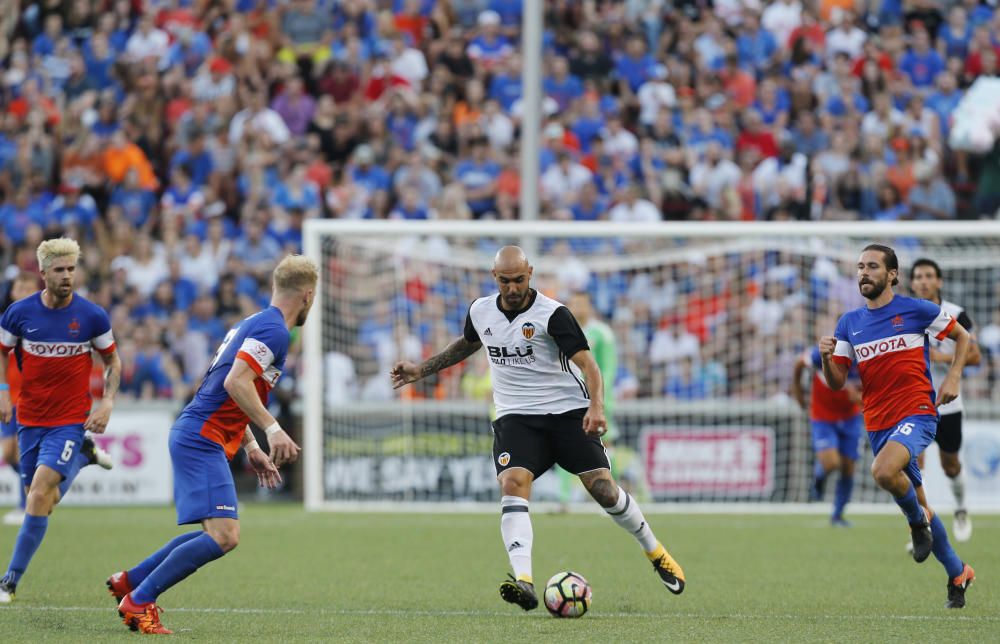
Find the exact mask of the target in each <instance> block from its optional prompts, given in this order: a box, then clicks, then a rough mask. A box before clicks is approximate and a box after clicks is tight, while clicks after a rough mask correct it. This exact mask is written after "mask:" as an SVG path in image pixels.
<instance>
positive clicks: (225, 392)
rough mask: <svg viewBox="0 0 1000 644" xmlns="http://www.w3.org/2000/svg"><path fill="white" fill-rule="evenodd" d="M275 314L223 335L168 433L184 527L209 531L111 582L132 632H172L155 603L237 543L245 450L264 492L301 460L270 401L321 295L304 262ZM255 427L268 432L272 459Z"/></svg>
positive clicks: (279, 290)
mask: <svg viewBox="0 0 1000 644" xmlns="http://www.w3.org/2000/svg"><path fill="white" fill-rule="evenodd" d="M273 279H274V285H273V294H272V297H271V306H270V307H269V308H267V309H264V310H263V311H261V312H260V313H257V314H255V315H252V316H250V317H248V318H246V319H245V320H243V321H242V322H240V323H239V324H237V325H236V326H235V327H233V329H232V330H231V331H230V332H229V333H228V334H226V337H225V339H224V340H223V341H222V345H221V346H220V347H219V350H218V351H217V352H216V354H215V359H214V360H213V361H212V364H211V366H210V367H209V369H208V373H206V374H205V377H204V379H203V380H202V383H201V386H200V387H199V388H198V391H197V392H196V393H195V396H194V399H193V400H192V401H191V402H190V403H188V405H187V407H185V408H184V411H182V412H181V415H180V416H179V417H178V419H177V421H176V422H175V423H174V426H173V428H172V430H171V432H170V460H171V462H172V463H173V468H174V502H175V505H176V507H177V524H178V525H186V524H191V523H200V524H201V527H202V529H201V530H195V531H193V532H188V533H186V534H182V535H180V536H177V537H175V538H174V539H172V540H171V541H169V542H168V543H167V544H166V545H164V546H163V547H162V548H160V549H159V550H157V551H156V552H154V553H153V554H152V555H150V556H149V557H148V558H146V559H145V560H144V561H142V562H141V563H139V565H137V566H135V567H134V568H131V569H129V570H125V571H122V572H117V573H115V574H113V575H111V577H109V578H108V580H107V585H108V589H109V590H110V592H111V594H112V595H114V596H115V599H116V600H118V602H119V603H118V613H119V615H121V617H122V618H123V620H124V622H125V624H126V625H127V626H128V627H129V628H131V629H132V630H138V631H141V632H143V633H170V632H171V631H169V630H167V629H166V628H164V627H163V625H162V624H161V623H160V617H159V608H158V607H157V606H156V600H157V598H158V597H159V596H160V595H161V594H162V593H164V592H165V591H166V590H167V589H169V588H170V587H172V586H173V585H175V584H177V583H178V582H180V581H182V580H183V579H184V578H186V577H187V576H188V575H190V574H191V573H193V572H194V571H196V570H198V568H200V567H202V566H204V565H205V564H207V563H209V562H211V561H214V560H215V559H218V558H219V557H221V556H222V555H224V554H225V553H227V552H229V551H230V550H232V549H233V548H235V547H236V545H237V543H239V535H240V524H239V516H238V514H237V503H236V486H235V484H234V483H233V476H232V473H231V472H230V469H229V459H231V458H232V457H233V456H234V455H235V454H236V451H237V450H238V449H239V448H240V447H243V449H244V450H245V451H246V454H247V459H248V460H249V462H250V465H251V466H252V467H253V469H254V471H256V472H257V477H258V480H259V481H260V484H261V485H262V486H266V487H268V488H274V487H275V486H276V485H277V484H279V483H280V482H281V475H280V474H279V473H278V467H280V466H281V465H283V464H285V463H291V462H293V461H294V460H295V459H296V458H298V454H299V446H298V445H296V444H295V443H294V442H293V441H292V439H291V438H289V436H288V434H286V433H285V431H284V430H283V429H282V428H281V426H280V425H279V424H278V421H276V420H275V419H274V417H273V416H271V414H270V413H269V412H268V411H267V406H266V403H267V397H268V392H270V390H271V389H273V388H274V386H275V384H276V383H277V382H278V378H280V377H281V370H282V369H283V368H284V365H285V357H286V356H287V354H288V344H289V338H290V333H289V330H290V329H292V328H294V327H296V326H302V325H303V324H304V323H305V321H306V316H307V315H308V314H309V308H310V307H311V306H312V303H313V299H314V298H315V295H316V282H317V279H318V272H317V269H316V265H315V264H314V263H313V262H312V261H310V260H309V259H306V258H305V257H302V256H301V255H291V256H289V257H286V258H285V259H283V260H282V261H281V263H279V264H278V266H277V267H276V268H275V269H274V278H273ZM248 423H253V424H255V425H257V426H258V427H262V428H265V429H264V431H265V432H266V434H267V440H268V444H269V447H270V457H269V456H268V455H267V454H265V453H264V452H263V450H261V449H260V447H259V446H258V445H257V441H255V440H254V438H253V434H252V433H251V431H250V427H249V426H248Z"/></svg>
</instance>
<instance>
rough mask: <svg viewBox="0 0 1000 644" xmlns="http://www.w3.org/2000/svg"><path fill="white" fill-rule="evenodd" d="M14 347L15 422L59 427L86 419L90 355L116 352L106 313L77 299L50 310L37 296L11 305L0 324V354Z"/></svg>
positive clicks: (40, 295)
mask: <svg viewBox="0 0 1000 644" xmlns="http://www.w3.org/2000/svg"><path fill="white" fill-rule="evenodd" d="M15 347H19V351H18V354H19V357H20V367H21V395H20V398H19V400H18V401H17V422H18V423H20V424H21V425H25V426H32V427H58V426H60V425H75V424H79V423H83V422H84V421H85V420H87V416H88V415H90V407H91V403H92V400H91V397H90V371H91V368H92V367H93V361H92V359H91V350H92V349H97V350H98V351H99V352H101V353H102V354H104V355H107V354H110V353H112V352H114V350H115V339H114V336H113V335H112V333H111V319H110V318H109V317H108V314H107V312H106V311H105V310H104V309H102V308H101V307H100V306H98V305H96V304H94V303H93V302H91V301H89V300H87V299H86V298H84V297H82V296H80V295H77V294H74V295H73V296H72V299H70V301H69V304H67V305H66V306H64V307H62V308H59V309H50V308H49V307H47V306H45V304H43V303H42V294H41V292H39V293H35V294H34V295H31V296H28V297H26V298H24V299H23V300H20V301H17V302H14V303H13V304H11V305H10V306H9V307H7V310H6V311H5V312H4V314H3V318H2V319H0V351H3V352H4V353H8V354H9V352H10V351H11V350H12V349H14V348H15ZM9 358H10V356H8V359H9Z"/></svg>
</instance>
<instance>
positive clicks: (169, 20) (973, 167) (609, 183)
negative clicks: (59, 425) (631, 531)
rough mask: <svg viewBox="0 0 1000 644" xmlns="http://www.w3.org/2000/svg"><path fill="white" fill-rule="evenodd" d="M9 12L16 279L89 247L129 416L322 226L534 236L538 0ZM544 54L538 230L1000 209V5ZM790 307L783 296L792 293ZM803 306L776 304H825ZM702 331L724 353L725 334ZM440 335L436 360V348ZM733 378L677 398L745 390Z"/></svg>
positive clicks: (564, 43)
mask: <svg viewBox="0 0 1000 644" xmlns="http://www.w3.org/2000/svg"><path fill="white" fill-rule="evenodd" d="M709 4H711V5H713V6H712V7H711V8H709V6H708V5H709ZM859 6H860V7H876V6H877V7H878V8H877V9H871V10H866V11H859V10H858V7H859ZM0 11H2V12H3V14H2V15H0V60H3V69H4V72H3V75H2V78H0V105H2V114H0V192H2V195H3V199H2V204H0V228H2V236H0V252H2V256H3V258H4V260H5V261H4V265H5V266H8V269H7V272H6V274H5V275H4V279H9V278H11V277H12V276H13V275H14V274H15V273H16V272H17V271H20V270H24V271H37V268H38V267H37V265H36V263H35V259H34V249H35V247H36V246H37V245H38V243H39V242H40V241H41V240H42V239H43V238H45V237H48V236H52V235H56V234H60V233H62V234H67V235H70V236H72V237H75V238H77V239H79V240H81V242H82V245H83V247H84V249H85V252H84V255H83V260H82V267H81V270H80V272H81V273H82V275H81V276H80V277H81V279H80V283H79V285H80V287H81V289H82V290H83V291H84V292H86V293H88V295H89V296H90V297H91V298H93V299H94V301H96V302H98V303H99V304H101V305H103V306H104V307H106V308H107V309H108V310H109V311H111V313H112V321H113V327H114V329H115V332H116V334H117V336H118V337H119V343H120V347H121V352H122V357H123V360H124V361H125V379H124V381H123V392H125V393H126V394H128V395H133V396H138V397H147V398H148V397H162V398H170V397H174V398H183V397H184V396H185V395H186V394H187V393H188V392H189V389H190V385H191V384H192V383H194V382H196V381H197V380H198V378H199V377H200V376H201V374H202V373H203V372H204V369H205V367H206V364H207V362H208V361H209V360H210V358H211V352H212V351H213V350H214V348H215V347H216V346H218V344H219V342H220V340H221V336H222V334H223V333H224V332H225V330H226V329H227V328H229V327H230V326H231V324H232V323H233V322H235V321H237V320H239V319H241V318H242V317H244V316H245V315H247V314H249V313H250V312H253V311H255V310H257V309H258V308H259V307H260V306H262V305H266V302H267V297H268V294H269V289H270V285H269V284H267V283H266V282H267V277H268V276H269V274H270V271H271V270H272V269H273V267H274V265H275V263H276V262H277V261H278V260H279V259H280V258H281V257H282V256H283V255H284V254H286V253H288V252H301V244H302V224H303V221H304V220H306V219H309V218H313V217H333V218H400V219H427V218H439V219H469V218H472V219H484V220H489V219H516V218H518V216H519V213H518V195H519V191H520V188H521V182H522V181H523V180H524V178H523V177H521V176H520V173H519V170H518V158H519V152H518V140H519V139H518V130H519V121H520V116H521V113H522V106H521V100H520V96H521V93H522V91H521V90H522V88H521V70H522V60H521V57H520V55H519V51H520V44H519V43H520V29H521V13H522V0H72V1H71V0H41V1H37V2H29V1H27V0H22V1H21V2H9V3H5V5H4V8H3V9H0ZM543 52H544V59H543V64H544V81H543V90H544V94H545V98H544V105H543V112H544V123H543V128H542V138H543V144H542V150H541V177H540V179H539V180H540V186H541V196H542V210H541V213H540V216H541V218H542V219H552V220H607V221H612V222H630V221H658V220H685V219H686V220H751V221H753V220H780V219H803V220H815V219H857V220H880V221H892V220H902V219H917V220H950V219H955V218H979V217H994V216H996V212H997V210H998V208H1000V146H997V147H995V148H994V149H993V150H992V151H991V152H989V153H988V154H986V155H972V154H967V153H964V152H961V151H957V150H952V149H951V148H949V146H948V143H947V141H948V132H949V127H950V123H949V115H950V114H951V113H952V112H953V111H954V110H955V108H956V106H957V105H958V103H959V101H960V100H961V97H962V95H963V91H964V90H965V89H966V88H967V87H968V86H969V85H970V84H971V83H973V82H974V81H975V80H976V79H977V78H979V77H984V76H993V77H995V76H997V75H998V74H1000V66H998V57H1000V11H996V10H995V8H994V7H993V6H991V5H989V4H985V3H982V2H979V1H978V0H964V1H961V2H947V3H932V2H926V1H923V0H912V1H911V0H884V1H883V2H881V3H861V2H855V1H854V0H817V1H805V2H803V1H800V0H779V1H777V2H773V3H763V2H759V1H758V0H716V1H715V2H714V3H702V2H694V1H689V0H677V1H675V2H666V1H665V0H624V1H618V2H613V1H610V0H552V1H547V2H545V32H544V38H543ZM588 250H592V249H588V248H582V249H581V248H571V249H570V252H575V253H576V254H578V255H579V254H585V253H586V252H587V251H588ZM610 250H611V251H614V250H615V249H614V247H610ZM722 274H723V273H721V272H720V273H719V274H718V275H722ZM775 283H776V284H777V285H778V286H774V287H771V286H768V285H767V284H764V283H761V284H759V285H758V288H761V289H767V288H775V289H776V291H777V290H781V289H782V288H786V287H787V283H786V282H784V281H782V280H775ZM624 286H625V288H626V291H627V290H628V289H629V288H632V289H635V288H638V287H637V286H636V285H635V284H634V280H633V281H632V282H630V283H627V284H625V285H624ZM660 286H663V285H662V284H661V285H660ZM800 286H801V285H800ZM700 288H701V285H697V284H696V285H694V286H692V287H691V289H690V292H689V293H686V295H687V296H689V298H693V297H696V296H698V293H699V289H700ZM706 288H708V287H706ZM713 288H714V287H713ZM787 288H788V290H787V291H786V292H782V293H777V292H776V293H775V294H774V297H775V298H777V300H776V301H782V298H787V297H792V296H795V294H796V293H799V292H800V291H796V290H795V289H796V288H798V287H797V286H796V287H787ZM811 292H812V291H810V293H811ZM705 295H706V297H705V298H702V299H705V301H706V302H707V304H706V305H713V304H712V303H713V302H715V304H718V301H717V296H718V293H706V294H705ZM750 295H753V294H752V293H751V294H750ZM810 297H812V296H811V295H810ZM713 298H716V299H713ZM758 300H763V301H764V304H754V302H756V301H758ZM699 301H701V300H699ZM741 302H742V303H743V304H744V305H745V307H746V308H745V309H743V310H741V311H740V312H739V316H740V319H743V318H747V319H752V318H753V317H754V316H758V317H760V318H761V319H762V320H764V322H762V323H763V324H771V322H773V323H774V324H775V325H778V324H779V321H777V320H774V321H769V320H770V318H769V317H768V316H769V315H770V308H768V304H769V303H770V302H771V300H768V297H767V296H764V297H763V298H757V299H756V300H755V299H754V298H753V297H748V298H746V299H744V300H741ZM467 303H468V302H467V301H465V302H464V304H463V306H464V305H467ZM755 306H756V307H757V308H756V309H755V308H754V307H755ZM762 307H763V308H762ZM613 308H614V307H613V306H610V305H609V306H605V307H603V309H602V310H604V311H605V312H610V311H611V310H613ZM731 319H734V318H731ZM989 322H991V320H989V319H985V320H982V323H983V324H986V323H989ZM748 324H750V325H751V326H753V325H756V324H757V323H756V322H754V323H749V322H748ZM359 326H363V325H360V323H359ZM639 326H641V325H635V324H634V325H632V327H633V328H638V327H639ZM648 326H649V329H648V332H647V334H646V337H645V338H644V339H642V340H636V341H630V340H629V339H628V338H626V339H625V340H624V341H623V342H622V346H623V351H624V352H626V357H628V355H629V353H628V352H634V355H635V356H647V357H648V356H649V355H650V353H649V352H650V351H652V350H653V348H655V347H656V346H659V345H657V343H656V341H655V336H656V330H657V329H658V328H661V327H665V326H669V324H667V323H665V322H664V321H663V320H662V319H660V318H657V319H652V318H651V320H650V321H649V324H648ZM695 326H696V327H697V326H698V325H695ZM993 326H997V325H996V323H994V324H993ZM748 328H749V327H748ZM448 330H452V329H448ZM687 332H688V334H689V335H691V336H692V337H694V338H695V341H696V344H697V352H698V353H703V354H707V355H712V356H717V357H718V359H720V360H721V359H722V358H721V356H722V354H723V353H724V352H723V351H721V350H717V348H716V349H713V348H712V347H714V345H713V344H712V343H711V342H708V340H709V339H710V337H709V336H710V330H708V329H699V328H694V329H692V328H691V325H690V324H688V325H687ZM748 332H749V331H748ZM781 333H783V330H782V328H781V327H780V325H779V326H775V328H774V329H772V330H770V331H769V332H768V333H767V334H765V335H767V336H776V335H780V334H781ZM700 334H701V335H700ZM432 335H433V334H430V333H428V334H427V337H421V338H419V340H420V341H421V345H422V346H423V347H426V348H429V347H432V346H439V345H440V342H438V341H437V339H435V338H434V337H431V336H432ZM361 340H362V343H364V342H366V340H365V339H364V338H362V339H361ZM803 340H805V338H803ZM661 344H662V346H664V347H667V346H670V347H673V346H674V345H673V343H666V342H661ZM997 344H998V345H1000V341H998V343H997ZM397 349H399V347H397ZM671 350H674V349H673V348H671ZM693 351H694V350H693ZM998 352H1000V347H998ZM652 355H654V356H655V355H656V354H655V351H653V354H652ZM692 357H694V356H692ZM751 358H752V357H751ZM751 358H748V361H746V362H742V361H741V362H740V365H741V366H739V367H738V368H739V369H752V368H753V362H752V359H751ZM717 362H718V361H717V360H715V359H707V360H705V361H697V360H696V361H695V363H696V364H700V365H702V366H699V369H701V368H703V365H704V363H711V364H716V363H717ZM625 363H626V364H627V363H628V360H627V359H626V360H625ZM735 368H737V367H734V366H732V365H727V364H719V365H718V368H715V367H713V369H712V370H711V371H710V372H709V373H708V374H707V375H706V376H705V377H706V378H708V380H709V381H708V382H707V383H706V384H705V385H704V387H699V388H697V389H692V388H691V387H690V386H689V385H676V386H677V387H680V388H679V389H675V391H683V392H690V391H698V392H701V391H703V390H704V391H705V392H708V393H709V394H711V393H712V392H719V391H725V392H728V393H730V394H731V393H733V392H734V391H735V390H737V389H738V387H734V385H733V382H738V378H739V375H738V374H734V372H733V369H735ZM789 369H790V367H789ZM291 371H293V369H289V372H291ZM671 377H672V376H671V375H670V374H667V373H664V376H663V379H662V380H663V381H662V382H659V381H658V382H657V383H655V384H654V385H650V390H649V391H648V392H647V393H652V394H658V393H663V392H668V393H669V391H671V390H670V387H671V385H670V383H669V382H668V381H669V380H670V378H671ZM734 379H735V380H734ZM97 380H98V381H99V377H98V378H97ZM727 381H728V383H729V384H727ZM383 393H384V392H383Z"/></svg>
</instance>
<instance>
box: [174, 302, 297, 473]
mask: <svg viewBox="0 0 1000 644" xmlns="http://www.w3.org/2000/svg"><path fill="white" fill-rule="evenodd" d="M290 337H291V336H290V334H289V332H288V327H286V326H285V319H284V316H282V314H281V311H280V310H279V309H278V308H277V307H274V306H272V307H268V308H266V309H264V310H263V311H261V312H260V313H256V314H254V315H251V316H250V317H248V318H246V319H244V320H243V321H242V322H240V323H239V324H237V325H236V326H234V327H233V328H232V329H231V330H230V331H229V333H227V334H226V337H225V339H224V340H223V341H222V344H221V345H220V346H219V349H218V351H217V352H216V354H215V358H214V359H213V360H212V364H211V366H210V367H209V369H208V373H206V374H205V378H204V379H203V380H202V382H201V386H200V387H198V391H197V392H196V393H195V395H194V398H193V399H192V400H191V402H189V403H188V404H187V406H186V407H185V408H184V410H183V411H182V412H181V414H180V416H179V417H178V418H177V423H175V425H174V429H177V430H181V431H190V432H195V433H197V434H200V435H201V436H203V437H205V438H207V439H208V440H210V441H212V442H213V443H218V444H219V445H221V446H222V447H223V449H225V451H226V456H227V457H228V458H232V457H233V455H234V454H236V450H238V449H239V448H240V443H241V441H242V439H243V433H244V431H245V430H246V426H247V424H248V423H249V422H250V419H249V418H248V417H247V415H246V413H245V412H244V411H243V410H242V409H240V407H239V405H237V404H236V401H234V400H233V399H232V397H230V395H229V392H227V391H226V388H225V387H224V386H223V385H224V383H225V381H226V376H227V375H229V371H230V369H232V366H233V364H234V363H235V362H236V360H243V361H244V362H246V363H247V365H249V366H250V368H251V369H253V372H254V373H255V374H257V378H256V379H255V380H254V386H255V387H256V389H257V395H258V396H259V397H260V401H261V402H262V403H264V405H265V406H266V405H267V398H268V395H269V393H270V391H271V389H273V388H274V386H275V385H276V384H277V382H278V379H279V378H280V377H281V371H282V369H284V367H285V358H286V356H287V355H288V345H289V340H290Z"/></svg>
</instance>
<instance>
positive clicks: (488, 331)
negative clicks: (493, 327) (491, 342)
mask: <svg viewBox="0 0 1000 644" xmlns="http://www.w3.org/2000/svg"><path fill="white" fill-rule="evenodd" d="M483 335H493V332H492V331H490V327H486V330H485V331H483Z"/></svg>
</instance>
